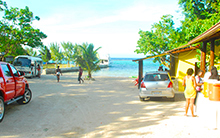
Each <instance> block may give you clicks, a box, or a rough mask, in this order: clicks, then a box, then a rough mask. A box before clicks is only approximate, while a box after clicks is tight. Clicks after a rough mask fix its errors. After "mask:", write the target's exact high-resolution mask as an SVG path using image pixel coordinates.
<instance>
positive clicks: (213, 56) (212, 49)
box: [209, 39, 215, 71]
mask: <svg viewBox="0 0 220 138" xmlns="http://www.w3.org/2000/svg"><path fill="white" fill-rule="evenodd" d="M214 59H215V40H214V39H212V40H211V51H210V66H209V71H210V70H211V68H212V66H214Z"/></svg>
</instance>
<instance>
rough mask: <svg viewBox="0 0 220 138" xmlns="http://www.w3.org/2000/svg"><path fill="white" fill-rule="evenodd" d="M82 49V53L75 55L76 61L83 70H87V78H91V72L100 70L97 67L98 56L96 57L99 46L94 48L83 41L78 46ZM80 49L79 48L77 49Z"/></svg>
mask: <svg viewBox="0 0 220 138" xmlns="http://www.w3.org/2000/svg"><path fill="white" fill-rule="evenodd" d="M79 48H80V49H81V50H82V55H78V56H76V63H77V64H78V65H80V66H81V67H82V69H83V70H86V71H88V78H89V79H91V78H92V72H93V71H97V70H100V67H99V62H100V61H99V58H98V56H97V55H98V52H97V51H98V50H99V49H100V48H101V47H99V48H97V49H95V50H94V45H93V44H88V43H83V44H82V46H79ZM79 51H80V50H79Z"/></svg>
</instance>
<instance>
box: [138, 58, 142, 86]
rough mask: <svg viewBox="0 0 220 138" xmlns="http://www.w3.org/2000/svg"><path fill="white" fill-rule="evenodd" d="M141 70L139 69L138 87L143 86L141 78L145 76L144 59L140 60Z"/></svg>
mask: <svg viewBox="0 0 220 138" xmlns="http://www.w3.org/2000/svg"><path fill="white" fill-rule="evenodd" d="M138 64H139V71H138V89H140V88H141V80H142V77H143V60H140V61H138Z"/></svg>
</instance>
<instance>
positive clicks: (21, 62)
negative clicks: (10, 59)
mask: <svg viewBox="0 0 220 138" xmlns="http://www.w3.org/2000/svg"><path fill="white" fill-rule="evenodd" d="M14 65H15V66H24V67H30V65H31V60H30V59H27V58H21V57H20V58H17V59H16V60H15V62H14Z"/></svg>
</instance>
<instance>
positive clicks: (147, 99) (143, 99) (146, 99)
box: [139, 97, 150, 101]
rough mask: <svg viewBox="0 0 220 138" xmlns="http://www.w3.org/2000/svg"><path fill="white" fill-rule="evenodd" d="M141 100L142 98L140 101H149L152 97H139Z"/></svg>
mask: <svg viewBox="0 0 220 138" xmlns="http://www.w3.org/2000/svg"><path fill="white" fill-rule="evenodd" d="M139 98H140V101H149V100H150V97H145V98H142V97H139Z"/></svg>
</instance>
